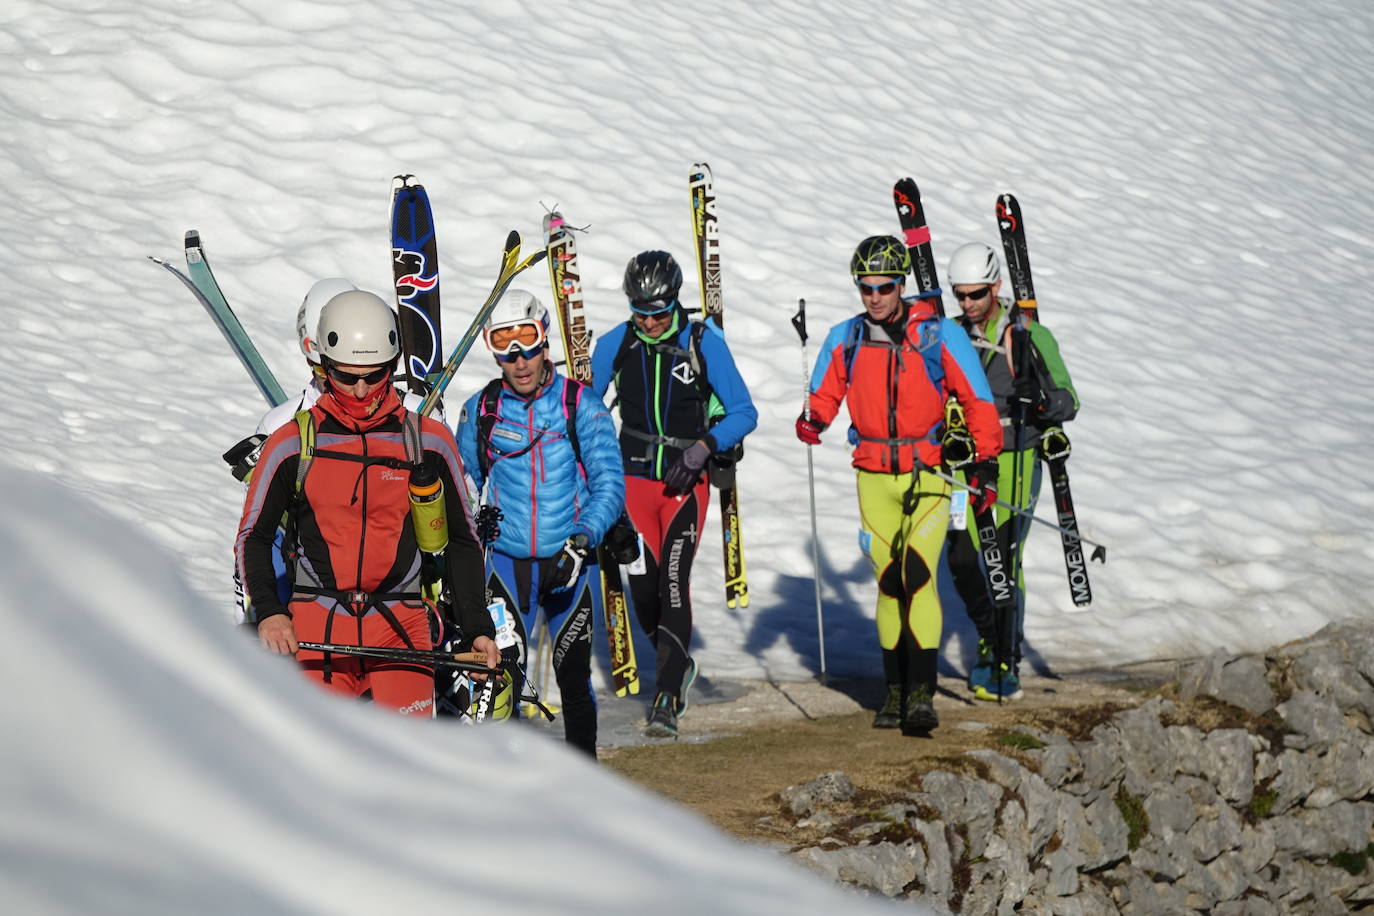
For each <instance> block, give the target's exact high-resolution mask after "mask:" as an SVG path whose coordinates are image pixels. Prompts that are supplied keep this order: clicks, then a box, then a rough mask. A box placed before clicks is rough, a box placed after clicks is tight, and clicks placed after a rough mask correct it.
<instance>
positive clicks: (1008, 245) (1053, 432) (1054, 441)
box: [997, 194, 1093, 607]
mask: <svg viewBox="0 0 1374 916" xmlns="http://www.w3.org/2000/svg"><path fill="white" fill-rule="evenodd" d="M997 228H998V230H999V231H1000V232H1001V234H1002V252H1003V254H1005V255H1006V259H1007V273H1008V274H1009V276H1010V279H1011V285H1012V291H1013V293H1014V295H1015V296H1016V304H1017V306H1018V307H1020V309H1021V311H1022V312H1024V313H1025V315H1026V317H1028V318H1030V319H1031V320H1032V321H1034V320H1037V317H1038V315H1039V310H1040V309H1039V304H1038V303H1037V301H1036V298H1035V281H1034V279H1033V278H1032V276H1031V266H1030V253H1029V249H1028V248H1027V245H1026V222H1025V220H1024V219H1023V218H1022V216H1021V205H1020V204H1019V203H1017V201H1016V198H1015V196H1013V195H1011V194H1002V195H1000V196H999V197H998V198H997ZM1021 333H1022V334H1028V332H1024V331H1023V332H1021ZM1018 343H1019V341H1018ZM1016 349H1017V350H1020V351H1022V352H1021V355H1019V356H1018V357H1017V358H1016V359H1014V360H1013V364H1014V369H1015V371H1016V373H1017V377H1018V379H1020V378H1023V377H1028V375H1027V376H1022V375H1021V366H1022V365H1029V359H1028V357H1029V353H1028V351H1029V349H1030V348H1029V346H1028V344H1027V345H1022V346H1017V347H1016ZM1070 450H1071V447H1070V444H1069V437H1068V436H1067V435H1066V434H1065V433H1064V430H1063V428H1062V427H1058V426H1055V427H1051V428H1050V429H1047V430H1045V431H1044V433H1043V434H1042V436H1041V439H1040V447H1039V451H1040V457H1042V458H1044V459H1045V464H1046V465H1047V466H1048V467H1049V470H1050V484H1051V486H1052V487H1053V488H1054V506H1055V510H1056V511H1057V512H1058V513H1059V527H1060V528H1062V529H1064V530H1063V531H1061V532H1060V534H1059V539H1060V542H1061V543H1062V545H1063V547H1064V566H1065V568H1066V569H1067V571H1068V577H1069V593H1070V594H1071V595H1072V596H1073V603H1074V604H1076V605H1078V606H1079V607H1086V606H1087V605H1089V604H1091V603H1092V600H1093V591H1092V585H1091V583H1090V582H1089V581H1088V564H1087V563H1086V562H1085V561H1084V559H1083V544H1082V542H1081V541H1080V540H1079V537H1078V516H1077V514H1076V513H1075V512H1074V508H1073V493H1072V491H1071V490H1070V489H1069V470H1068V466H1067V462H1068V460H1069V452H1070Z"/></svg>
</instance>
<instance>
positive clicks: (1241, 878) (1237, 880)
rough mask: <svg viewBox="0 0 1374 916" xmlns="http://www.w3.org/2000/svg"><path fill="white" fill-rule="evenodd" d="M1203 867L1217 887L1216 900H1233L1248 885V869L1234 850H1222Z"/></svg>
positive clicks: (1243, 891) (1243, 860) (1241, 857)
mask: <svg viewBox="0 0 1374 916" xmlns="http://www.w3.org/2000/svg"><path fill="white" fill-rule="evenodd" d="M1204 867H1205V868H1206V870H1207V876H1208V877H1209V878H1211V879H1212V882H1213V883H1214V884H1215V886H1216V888H1217V900H1218V901H1225V900H1234V899H1236V898H1237V897H1239V896H1240V895H1241V894H1243V893H1245V891H1246V888H1248V887H1249V886H1250V871H1249V870H1248V869H1247V868H1246V867H1245V859H1244V857H1243V856H1241V854H1240V852H1238V851H1236V850H1230V851H1228V852H1223V853H1222V854H1221V855H1219V856H1217V857H1216V858H1215V859H1213V860H1212V861H1210V862H1208V863H1207V865H1206V866H1204Z"/></svg>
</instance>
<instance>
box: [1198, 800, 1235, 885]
mask: <svg viewBox="0 0 1374 916" xmlns="http://www.w3.org/2000/svg"><path fill="white" fill-rule="evenodd" d="M1212 814H1213V816H1211V817H1206V818H1199V819H1198V820H1197V822H1195V823H1194V824H1193V826H1192V827H1190V828H1189V829H1188V845H1189V846H1190V847H1191V848H1192V851H1193V858H1194V859H1197V860H1198V861H1199V862H1211V861H1212V860H1213V859H1215V858H1217V857H1218V856H1220V855H1221V854H1222V853H1224V852H1227V851H1229V850H1233V849H1236V848H1238V847H1239V846H1240V843H1241V839H1242V837H1243V836H1244V834H1243V831H1242V830H1241V821H1240V815H1238V814H1236V812H1235V811H1234V810H1233V809H1232V808H1230V807H1229V806H1225V805H1222V806H1219V807H1216V808H1213V809H1212ZM1229 896H1234V895H1228V896H1222V897H1221V898H1219V899H1221V900H1226V899H1229Z"/></svg>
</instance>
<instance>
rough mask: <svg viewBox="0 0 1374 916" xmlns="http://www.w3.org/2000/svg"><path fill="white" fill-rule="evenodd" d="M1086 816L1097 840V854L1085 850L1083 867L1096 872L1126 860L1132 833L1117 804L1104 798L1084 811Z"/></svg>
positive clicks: (1087, 849)
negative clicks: (1127, 843)
mask: <svg viewBox="0 0 1374 916" xmlns="http://www.w3.org/2000/svg"><path fill="white" fill-rule="evenodd" d="M1084 814H1085V815H1086V816H1087V820H1088V827H1089V829H1091V830H1092V832H1093V835H1094V837H1095V838H1096V839H1097V844H1096V846H1095V847H1094V848H1095V850H1096V852H1095V854H1094V853H1093V852H1092V851H1090V850H1089V848H1087V847H1085V848H1084V851H1083V857H1084V859H1085V861H1084V863H1083V867H1084V868H1086V869H1087V870H1088V871H1096V870H1097V869H1100V868H1103V867H1105V866H1107V865H1110V864H1112V863H1113V862H1120V861H1121V860H1122V859H1124V858H1126V855H1127V853H1128V852H1129V850H1128V849H1127V848H1126V842H1127V839H1128V837H1129V834H1130V831H1129V829H1128V828H1127V826H1126V819H1125V818H1123V817H1122V816H1121V809H1120V808H1118V807H1117V805H1116V802H1115V801H1113V800H1112V799H1110V798H1107V797H1106V796H1103V797H1101V798H1099V799H1098V800H1097V801H1095V802H1093V803H1092V804H1090V805H1088V806H1087V808H1085V809H1084Z"/></svg>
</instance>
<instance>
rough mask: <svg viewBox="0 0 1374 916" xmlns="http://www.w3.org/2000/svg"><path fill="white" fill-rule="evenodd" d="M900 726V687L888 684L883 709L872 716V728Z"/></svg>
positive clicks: (899, 685)
mask: <svg viewBox="0 0 1374 916" xmlns="http://www.w3.org/2000/svg"><path fill="white" fill-rule="evenodd" d="M901 724H902V685H901V684H888V685H887V699H886V700H884V701H883V708H882V709H880V710H878V711H877V713H875V714H874V716H873V727H874V728H896V727H897V726H899V725H901Z"/></svg>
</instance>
